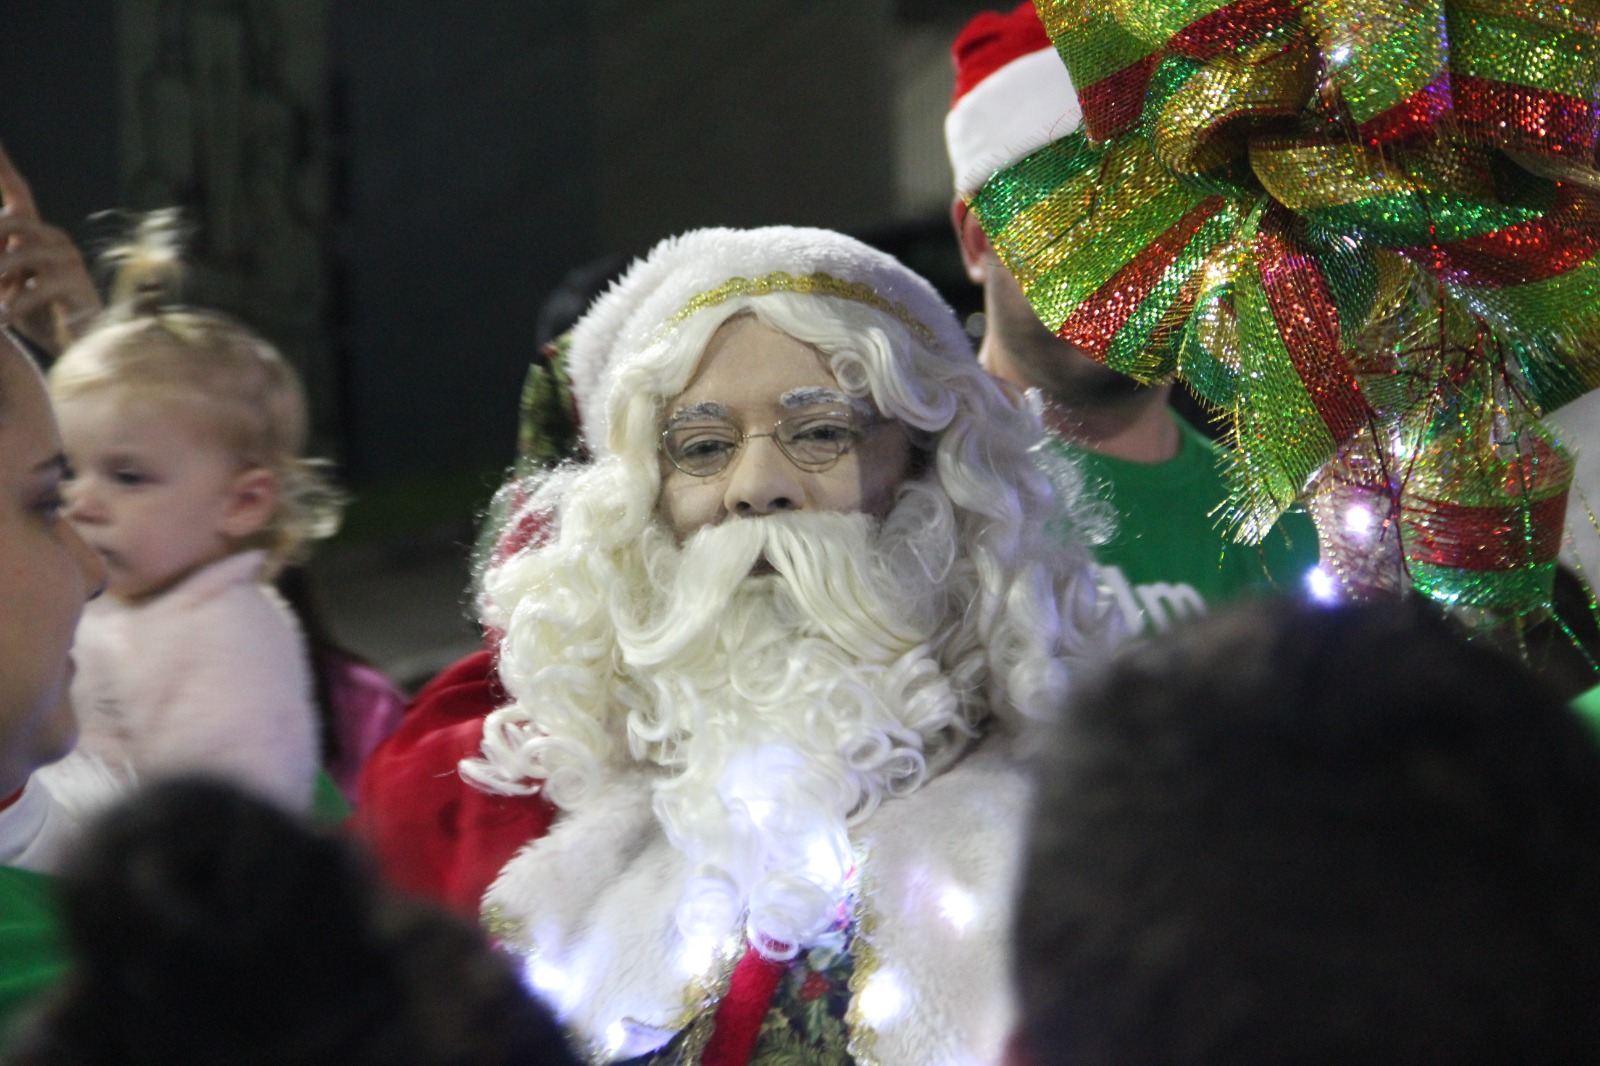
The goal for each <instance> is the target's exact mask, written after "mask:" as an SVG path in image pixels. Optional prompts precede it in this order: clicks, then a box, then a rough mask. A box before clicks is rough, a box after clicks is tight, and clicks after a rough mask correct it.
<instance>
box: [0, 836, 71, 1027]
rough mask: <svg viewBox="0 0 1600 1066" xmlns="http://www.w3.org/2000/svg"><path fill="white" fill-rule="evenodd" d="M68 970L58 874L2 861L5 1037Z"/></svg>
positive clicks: (0, 991)
mask: <svg viewBox="0 0 1600 1066" xmlns="http://www.w3.org/2000/svg"><path fill="white" fill-rule="evenodd" d="M66 970H67V955H66V948H65V946H64V945H63V944H62V942H61V918H60V915H59V914H58V912H57V910H56V902H55V889H54V881H53V879H52V878H49V877H46V876H45V875H44V874H36V873H33V872H31V871H28V870H18V869H16V868H15V867H11V866H0V1042H3V1040H4V1038H5V1037H7V1036H9V1035H10V1032H11V1029H12V1026H13V1025H14V1024H15V1022H16V1019H17V1017H18V1016H19V1014H20V1013H21V1011H22V1010H23V1008H25V1007H27V1006H29V1005H30V1004H31V1003H32V1001H33V1000H34V999H35V997H37V996H38V995H39V993H41V992H43V991H44V990H45V989H47V988H49V987H50V986H51V985H53V984H54V983H55V982H56V981H57V980H58V979H59V978H60V977H61V975H62V974H64V973H65V972H66Z"/></svg>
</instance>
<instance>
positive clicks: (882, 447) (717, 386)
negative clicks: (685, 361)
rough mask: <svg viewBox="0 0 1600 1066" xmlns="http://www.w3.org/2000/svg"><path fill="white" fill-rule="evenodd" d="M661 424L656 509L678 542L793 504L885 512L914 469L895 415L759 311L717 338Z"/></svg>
mask: <svg viewBox="0 0 1600 1066" xmlns="http://www.w3.org/2000/svg"><path fill="white" fill-rule="evenodd" d="M665 428H666V430H667V431H668V433H667V436H666V437H665V438H664V442H663V453H662V456H661V500H660V504H659V509H660V514H661V519H662V521H663V522H665V523H666V525H667V526H668V528H670V529H671V530H672V532H673V535H674V536H675V537H676V538H677V539H678V540H679V541H680V542H681V541H683V540H685V539H687V538H688V537H689V536H690V535H691V534H693V533H694V532H695V531H697V530H699V529H701V528H703V527H705V526H709V525H715V524H717V523H720V522H724V521H727V520H729V519H733V518H754V517H759V516H762V515H769V514H776V513H780V512H786V511H836V512H844V513H854V512H864V513H867V514H870V515H873V516H875V517H879V518H881V517H883V516H884V515H885V514H887V513H888V511H889V508H890V506H891V505H892V504H893V502H894V497H895V491H896V490H897V489H898V488H899V487H900V485H901V483H902V482H904V481H905V479H906V477H907V475H908V474H909V473H910V471H911V469H912V447H911V443H910V441H909V440H908V439H907V437H906V434H905V432H904V430H903V429H902V427H901V426H900V424H899V423H896V422H892V421H886V420H884V419H882V418H881V417H879V416H877V415H876V414H875V412H873V410H872V408H871V406H870V404H867V403H866V402H865V401H863V400H860V399H857V398H854V397H851V396H849V395H848V394H846V393H845V391H844V390H843V389H842V388H841V387H840V385H839V381H838V379H837V378H836V377H835V376H834V374H833V372H832V371H831V370H829V369H828V364H827V360H826V359H825V358H824V356H823V354H822V353H821V352H820V351H818V350H817V349H816V348H813V347H812V346H810V345H808V344H804V343H802V342H800V341H797V340H795V339H794V338H793V337H790V336H789V335H788V334H786V333H782V332H780V331H778V330H776V329H773V328H772V327H771V326H768V325H766V324H765V323H764V322H762V321H761V320H759V319H757V318H755V317H754V316H751V315H740V316H737V317H735V318H732V319H730V320H729V321H728V322H726V323H724V324H723V326H722V327H721V328H720V329H718V330H717V332H716V333H715V334H713V335H712V338H711V342H710V343H709V344H708V345H706V350H705V354H704V355H703V356H702V357H701V359H700V364H699V366H698V368H697V369H696V370H695V374H694V376H693V377H692V378H690V380H689V384H688V386H687V387H686V388H685V389H684V390H683V392H682V393H680V394H679V395H678V396H676V397H674V398H673V399H672V400H671V401H669V402H668V404H667V406H666V421H665ZM669 452H670V453H671V455H670V457H669ZM835 452H838V453H839V454H837V455H835V454H834V453H835ZM724 464H725V465H724ZM686 468H687V469H686Z"/></svg>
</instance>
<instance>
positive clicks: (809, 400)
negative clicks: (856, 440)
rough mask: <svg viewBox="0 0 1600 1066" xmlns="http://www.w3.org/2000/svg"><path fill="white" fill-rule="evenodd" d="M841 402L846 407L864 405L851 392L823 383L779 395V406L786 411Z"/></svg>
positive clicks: (858, 407)
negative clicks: (832, 387)
mask: <svg viewBox="0 0 1600 1066" xmlns="http://www.w3.org/2000/svg"><path fill="white" fill-rule="evenodd" d="M830 403H831V404H839V405H841V406H844V407H853V408H857V409H860V408H861V407H862V406H863V405H862V403H861V401H860V400H858V399H856V398H855V397H854V396H851V395H850V394H849V393H846V392H841V391H840V390H839V389H830V388H827V387H826V386H823V385H806V386H804V387H802V388H798V389H790V390H789V391H788V392H786V393H784V394H783V395H782V396H779V397H778V406H780V407H782V408H783V409H784V410H786V411H792V410H794V409H795V408H797V407H820V406H822V405H823V404H830Z"/></svg>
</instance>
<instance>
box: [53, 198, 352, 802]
mask: <svg viewBox="0 0 1600 1066" xmlns="http://www.w3.org/2000/svg"><path fill="white" fill-rule="evenodd" d="M111 258H112V259H113V261H114V263H115V264H116V276H115V281H114V283H113V294H112V302H111V305H110V307H109V308H108V309H107V311H106V313H105V314H104V316H103V318H102V320H101V321H100V323H99V324H98V325H97V326H96V327H95V328H94V329H92V330H91V331H90V332H89V333H88V334H87V335H86V336H85V337H83V338H82V339H81V340H79V341H78V342H76V343H75V344H73V345H72V346H71V347H70V348H68V349H67V351H66V352H64V353H63V354H62V357H61V359H60V360H59V361H58V362H57V363H56V365H55V366H54V367H53V368H52V369H51V371H50V374H49V387H50V394H51V399H52V400H53V401H54V404H55V408H56V414H57V417H58V418H59V420H60V423H61V431H62V438H63V441H64V443H65V446H66V454H67V460H68V464H69V466H70V471H71V473H70V478H69V480H68V481H67V483H66V486H65V495H66V500H67V510H66V516H67V518H68V520H69V521H71V523H72V524H73V525H74V526H75V527H76V528H77V530H78V532H79V533H80V534H81V535H82V536H83V538H84V539H85V540H86V541H88V543H89V544H90V545H91V546H92V547H93V548H95V549H96V550H97V551H98V552H99V553H100V555H101V556H102V557H103V558H104V560H105V566H106V573H107V586H106V594H105V595H104V596H102V597H101V598H100V599H99V600H97V601H95V602H94V603H93V604H91V605H90V607H89V609H88V610H87V611H86V612H85V614H84V618H83V621H82V623H81V624H80V627H79V631H78V638H77V641H78V643H77V652H76V660H77V667H78V670H77V676H76V678H75V679H74V681H73V685H72V698H73V706H74V709H75V710H76V712H77V714H78V717H79V723H80V727H81V740H80V742H79V745H80V749H81V750H82V751H83V752H84V753H86V754H87V755H88V756H89V757H91V758H97V759H98V760H101V761H103V762H104V763H105V764H107V765H108V766H109V767H110V769H111V770H112V772H113V774H114V775H116V776H117V778H118V779H119V780H120V781H121V782H122V783H124V784H131V783H133V782H136V781H138V780H141V779H147V778H152V777H158V776H165V775H170V774H174V773H178V772H185V771H201V772H209V773H213V774H215V775H217V776H221V777H224V778H227V779H229V780H232V781H234V782H236V783H238V784H241V785H243V786H245V787H247V788H250V789H252V790H254V791H255V792H257V793H258V794H261V795H263V796H266V797H269V798H271V799H274V800H276V801H278V802H280V803H281V804H283V805H285V806H287V807H289V808H290V809H293V810H298V811H304V810H306V809H307V808H308V807H309V805H310V802H311V797H312V790H313V783H314V779H315V775H316V773H317V768H318V765H319V752H318V740H317V737H318V725H317V715H316V711H315V709H314V703H313V692H312V684H311V680H310V667H309V664H308V658H307V653H306V647H305V641H304V639H303V637H302V635H301V633H300V630H299V628H298V626H297V624H296V622H295V620H294V617H293V615H292V614H291V613H290V611H289V610H288V608H287V607H286V606H285V604H284V603H283V602H282V601H281V600H280V599H279V598H278V596H277V594H276V593H275V592H274V591H273V590H272V588H271V587H270V586H269V584H268V582H270V581H271V579H272V577H273V576H274V575H275V574H276V572H277V571H278V569H279V568H280V567H281V566H282V565H283V564H284V563H285V562H288V561H290V560H291V559H292V558H293V557H294V556H295V555H296V554H297V552H298V551H299V550H300V549H302V548H303V547H304V546H305V545H306V544H307V543H308V542H309V541H310V540H311V539H313V538H314V537H316V536H320V535H325V534H326V533H328V532H331V531H332V528H333V526H334V525H336V523H337V515H338V504H339V501H338V497H337V494H336V493H335V492H334V491H333V490H332V489H331V488H330V487H329V486H328V485H327V483H326V482H325V481H324V479H323V478H322V476H321V474H320V471H319V469H318V466H317V464H316V463H315V462H314V461H311V460H307V459H305V458H304V457H303V456H302V454H301V453H302V451H303V449H304V447H305V443H306V434H307V412H306V403H305V397H304V393H303V390H302V388H301V385H300V381H299V379H298V377H297V375H296V374H295V372H294V370H293V368H292V367H291V366H290V365H289V364H288V363H287V362H286V361H285V360H284V359H283V358H282V357H281V356H280V355H279V354H278V352H277V351H275V350H274V349H273V347H272V346H271V345H270V344H268V343H267V342H265V341H264V340H262V339H261V338H260V337H258V336H256V335H255V334H254V333H252V332H251V331H250V330H249V329H247V328H245V327H244V326H243V325H241V324H240V323H239V322H237V321H235V320H233V319H232V318H229V317H227V316H225V315H222V314H219V313H216V312H212V311H205V310H198V309H192V308H188V307H184V306H182V305H180V304H178V303H177V302H176V298H175V294H176V287H177V283H178V281H179V280H180V276H181V261H180V256H179V253H178V240H177V236H176V218H175V216H174V215H173V214H172V213H170V212H158V213H155V214H153V215H150V216H147V217H146V218H145V219H144V221H143V222H142V223H141V224H140V225H139V228H138V230H137V233H136V235H135V237H134V238H133V240H132V241H131V242H130V243H129V244H128V245H126V246H125V247H122V248H120V249H117V250H115V251H114V252H113V253H112V256H111ZM81 765H82V763H81V762H80V763H79V766H80V768H81ZM73 773H74V764H73V762H72V760H68V761H67V762H66V763H64V764H62V769H61V771H59V772H58V773H57V774H56V780H55V782H54V785H53V790H54V791H56V792H57V794H58V796H61V795H62V793H64V792H65V793H68V794H69V795H67V796H63V798H64V799H66V800H67V802H68V803H69V804H71V802H72V799H71V797H70V793H72V792H73V791H74V789H75V788H77V789H78V791H79V792H80V793H84V795H80V796H79V798H80V799H81V800H84V803H83V804H81V805H87V806H93V805H94V803H95V801H96V799H98V798H103V797H96V798H95V799H90V798H88V797H87V795H86V794H87V793H88V792H89V791H93V790H97V789H98V788H99V786H98V785H95V786H92V787H91V785H90V784H89V783H88V782H87V781H85V782H80V783H79V784H78V785H75V783H74V782H73V781H72V780H71V778H72V775H73ZM79 785H81V787H79Z"/></svg>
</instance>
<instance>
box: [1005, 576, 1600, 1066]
mask: <svg viewBox="0 0 1600 1066" xmlns="http://www.w3.org/2000/svg"><path fill="white" fill-rule="evenodd" d="M1041 771H1042V772H1041V774H1040V782H1041V785H1040V788H1041V794H1040V796H1039V797H1038V801H1037V802H1038V805H1037V809H1036V812H1035V820H1034V826H1033V829H1032V848H1031V854H1030V856H1029V859H1028V866H1027V872H1026V876H1025V881H1024V888H1023V892H1022V896H1021V901H1020V905H1019V911H1018V916H1017V945H1018V948H1017V950H1018V975H1019V990H1020V993H1021V1000H1022V1022H1021V1026H1020V1029H1019V1035H1018V1051H1019V1052H1020V1055H1019V1056H1018V1058H1019V1060H1020V1061H1028V1062H1032V1063H1036V1064H1040V1066H1043V1064H1045V1063H1055V1062H1071V1063H1075V1064H1084V1066H1113V1064H1134V1063H1137V1064H1140V1066H1146V1064H1167V1066H1179V1064H1185V1066H1187V1064H1195V1066H1199V1064H1213V1063H1214V1064H1224V1063H1226V1064H1230V1066H1245V1064H1252V1063H1267V1062H1273V1063H1277V1062H1327V1063H1349V1062H1362V1063H1391V1062H1393V1063H1399V1062H1406V1063H1414V1062H1449V1063H1475V1062H1482V1063H1489V1062H1496V1063H1499V1062H1519V1063H1520V1062H1530V1063H1531V1062H1555V1061H1561V1062H1567V1061H1572V1062H1588V1061H1595V1059H1596V1057H1597V1055H1600V1010H1597V1008H1596V1004H1597V1003H1600V750H1597V748H1596V746H1595V744H1594V738H1593V737H1592V736H1590V735H1588V733H1587V732H1586V730H1585V728H1584V727H1583V725H1582V724H1581V723H1580V722H1579V721H1578V720H1577V719H1576V717H1575V716H1574V715H1573V714H1571V713H1570V712H1569V711H1568V710H1567V708H1565V707H1564V706H1562V705H1561V704H1559V703H1558V702H1557V701H1555V700H1554V699H1552V698H1551V697H1550V696H1549V695H1548V694H1547V693H1545V692H1544V691H1543V690H1542V689H1541V688H1540V686H1539V684H1538V683H1537V682H1536V681H1535V680H1534V679H1533V678H1532V677H1531V676H1530V675H1529V674H1528V673H1527V672H1526V671H1525V670H1524V669H1523V668H1521V666H1520V665H1519V664H1516V663H1513V662H1512V661H1510V660H1508V659H1504V658H1502V657H1500V656H1499V655H1497V654H1496V653H1494V652H1493V651H1490V650H1488V649H1485V648H1483V647H1480V646H1476V645H1468V644H1466V643H1464V642H1463V641H1462V640H1461V639H1460V638H1459V637H1458V636H1457V635H1456V634H1455V632H1454V631H1453V630H1452V629H1451V628H1450V627H1449V626H1448V625H1447V624H1446V623H1445V622H1444V621H1442V620H1440V619H1439V618H1438V617H1436V616H1435V615H1433V614H1432V613H1431V612H1429V611H1428V610H1427V609H1425V608H1423V607H1421V606H1415V605H1409V604H1401V603H1372V604H1366V605H1356V606H1347V607H1342V608H1338V609H1328V608H1321V607H1315V606H1308V605H1301V604H1294V603H1289V602H1282V603H1257V604H1253V605H1250V606H1246V607H1242V608H1236V609H1233V610H1232V611H1231V612H1229V613H1226V614H1219V615H1214V616H1212V617H1211V618H1210V619H1209V620H1207V621H1204V622H1201V623H1197V624H1195V625H1194V626H1192V627H1191V628H1187V629H1183V630H1178V631H1174V632H1173V633H1171V634H1169V635H1168V636H1166V637H1164V638H1158V639H1156V640H1154V641H1152V642H1150V643H1148V644H1145V645H1142V646H1136V647H1134V648H1132V649H1131V650H1130V651H1129V652H1128V653H1127V654H1126V655H1124V656H1123V657H1122V658H1121V659H1120V660H1119V661H1118V662H1116V663H1115V664H1114V665H1112V667H1111V668H1110V669H1109V670H1108V671H1107V672H1106V673H1105V674H1104V675H1103V676H1102V677H1100V678H1098V679H1097V680H1095V681H1092V682H1091V683H1089V684H1088V685H1087V686H1086V687H1084V688H1081V689H1079V690H1078V691H1077V693H1076V694H1075V698H1074V700H1073V703H1072V706H1071V710H1070V713H1069V715H1068V716H1067V719H1066V721H1065V724H1064V728H1063V729H1062V730H1061V731H1060V733H1059V735H1058V736H1057V738H1056V740H1055V743H1054V746H1053V749H1052V750H1051V751H1050V753H1049V757H1048V758H1047V759H1046V760H1045V761H1044V765H1043V766H1042V767H1041Z"/></svg>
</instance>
